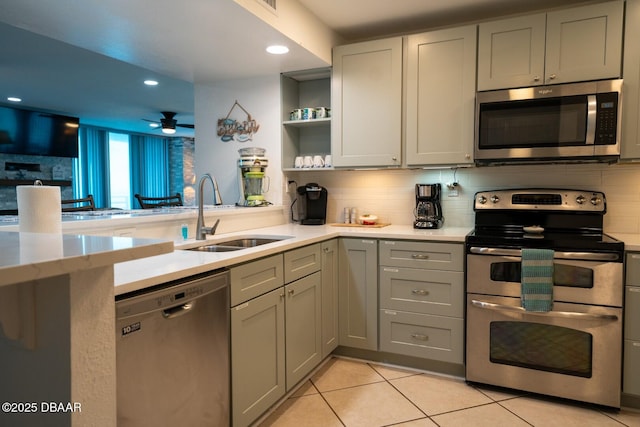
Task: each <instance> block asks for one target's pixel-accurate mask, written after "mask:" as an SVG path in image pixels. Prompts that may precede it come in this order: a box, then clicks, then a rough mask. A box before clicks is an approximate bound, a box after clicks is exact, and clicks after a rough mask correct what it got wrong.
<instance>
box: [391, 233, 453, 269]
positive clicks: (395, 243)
mask: <svg viewBox="0 0 640 427" xmlns="http://www.w3.org/2000/svg"><path fill="white" fill-rule="evenodd" d="M463 261H464V247H463V245H461V244H455V243H434V242H417V241H400V240H381V241H380V265H385V266H394V267H409V268H429V269H434V270H449V271H463V267H462V266H463Z"/></svg>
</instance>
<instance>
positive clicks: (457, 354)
mask: <svg viewBox="0 0 640 427" xmlns="http://www.w3.org/2000/svg"><path fill="white" fill-rule="evenodd" d="M379 251H380V276H379V277H380V350H381V351H385V352H389V353H396V354H403V355H407V356H414V357H420V358H424V359H431V360H437V361H442V362H448V363H454V364H462V363H463V348H464V273H463V255H464V254H463V246H462V245H460V244H455V243H432V242H417V241H416V242H412V241H395V240H381V241H380V243H379Z"/></svg>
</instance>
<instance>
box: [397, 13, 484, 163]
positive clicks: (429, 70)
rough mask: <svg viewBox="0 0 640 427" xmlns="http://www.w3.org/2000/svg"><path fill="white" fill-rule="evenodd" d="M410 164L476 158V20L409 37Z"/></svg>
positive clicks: (461, 161) (464, 161) (467, 161)
mask: <svg viewBox="0 0 640 427" xmlns="http://www.w3.org/2000/svg"><path fill="white" fill-rule="evenodd" d="M407 55H408V58H407V83H406V85H407V110H406V111H407V113H406V114H407V120H406V121H407V128H406V164H407V165H408V166H419V165H437V164H465V163H472V162H473V133H474V108H475V95H476V85H475V82H476V26H475V25H472V26H466V27H461V28H453V29H448V30H441V31H432V32H428V33H424V34H417V35H412V36H409V37H408V38H407Z"/></svg>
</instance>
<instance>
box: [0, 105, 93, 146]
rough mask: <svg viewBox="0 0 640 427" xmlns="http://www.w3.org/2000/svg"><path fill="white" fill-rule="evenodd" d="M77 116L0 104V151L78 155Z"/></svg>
mask: <svg viewBox="0 0 640 427" xmlns="http://www.w3.org/2000/svg"><path fill="white" fill-rule="evenodd" d="M79 122H80V121H79V120H78V118H77V117H68V116H63V115H59V114H51V113H46V112H42V111H33V110H26V109H21V108H13V107H7V106H2V105H0V153H7V154H28V155H37V156H54V157H78V126H79Z"/></svg>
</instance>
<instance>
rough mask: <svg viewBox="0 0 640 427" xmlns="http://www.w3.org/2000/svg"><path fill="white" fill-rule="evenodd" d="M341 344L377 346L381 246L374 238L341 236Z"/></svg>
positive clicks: (358, 346)
mask: <svg viewBox="0 0 640 427" xmlns="http://www.w3.org/2000/svg"><path fill="white" fill-rule="evenodd" d="M338 268H339V271H340V285H339V288H340V290H339V293H340V295H339V299H338V306H339V314H340V345H343V346H347V347H355V348H362V349H366V350H377V349H378V271H377V270H378V250H377V242H376V241H375V240H365V239H340V243H339V261H338Z"/></svg>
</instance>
